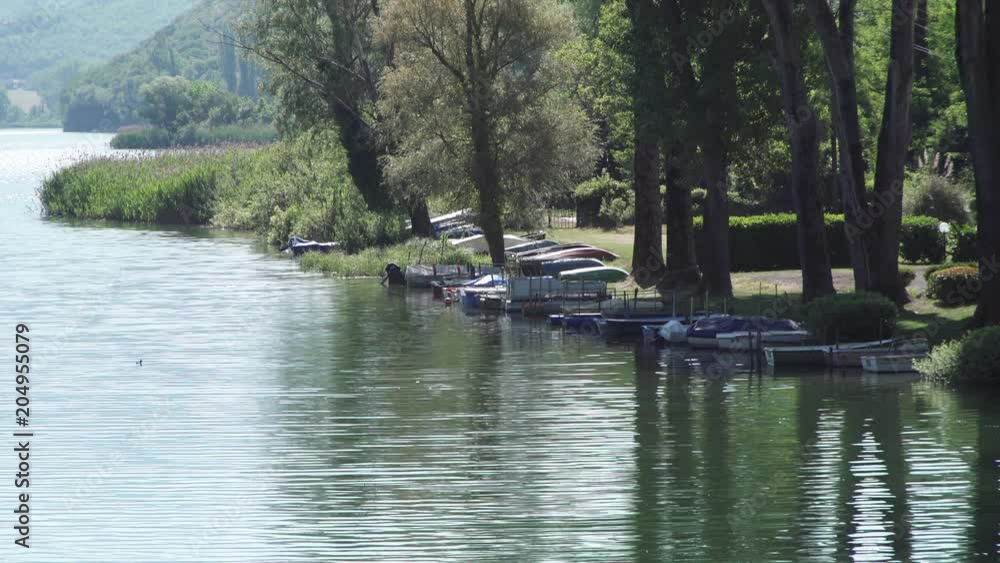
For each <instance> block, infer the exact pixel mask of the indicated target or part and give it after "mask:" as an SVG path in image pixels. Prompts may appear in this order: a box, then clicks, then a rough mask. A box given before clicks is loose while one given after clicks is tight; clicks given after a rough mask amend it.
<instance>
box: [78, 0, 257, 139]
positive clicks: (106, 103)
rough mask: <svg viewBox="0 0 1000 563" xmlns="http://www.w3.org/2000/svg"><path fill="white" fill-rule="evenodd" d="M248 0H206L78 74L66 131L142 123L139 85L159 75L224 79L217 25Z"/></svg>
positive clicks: (236, 14)
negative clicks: (107, 59) (118, 53)
mask: <svg viewBox="0 0 1000 563" xmlns="http://www.w3.org/2000/svg"><path fill="white" fill-rule="evenodd" d="M243 4H244V2H243V0H201V1H199V2H198V3H197V4H195V5H194V7H192V8H191V9H190V10H188V11H187V12H185V13H183V14H182V15H180V16H178V17H177V18H176V19H175V20H174V21H173V22H172V23H170V24H169V25H167V26H166V27H164V28H162V29H160V30H159V31H157V32H156V33H155V35H153V36H152V37H150V38H148V39H146V40H145V41H143V42H142V43H140V44H139V45H138V46H137V47H136V48H134V49H132V50H131V51H128V52H127V53H124V54H121V55H119V56H117V57H115V58H113V59H112V60H110V61H109V62H107V63H105V64H103V65H101V66H98V67H95V68H92V69H89V70H87V71H86V72H84V73H83V74H81V75H80V76H78V77H77V78H76V79H75V80H74V81H73V83H72V84H71V85H70V87H69V88H67V90H66V91H65V92H64V93H63V100H62V107H63V108H64V112H65V114H64V120H63V125H64V128H65V129H66V130H67V131H94V130H102V131H114V130H116V129H118V128H119V127H121V126H122V125H129V124H134V123H138V122H139V121H140V118H139V113H138V111H139V89H140V88H141V87H142V86H143V85H144V84H147V83H149V82H150V81H151V80H152V79H154V78H156V77H158V76H183V77H185V78H189V79H191V80H207V81H211V82H216V83H219V84H220V85H221V84H223V83H224V82H223V79H222V73H221V70H220V67H221V64H220V54H219V45H218V38H217V35H216V33H215V31H214V29H219V28H223V27H225V26H226V25H227V24H231V23H232V22H234V21H235V20H236V19H238V18H239V16H240V14H241V12H242V7H243Z"/></svg>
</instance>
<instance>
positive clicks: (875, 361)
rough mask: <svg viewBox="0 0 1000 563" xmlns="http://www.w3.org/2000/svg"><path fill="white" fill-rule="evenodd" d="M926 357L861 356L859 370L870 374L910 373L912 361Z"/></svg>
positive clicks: (912, 369) (902, 355) (924, 355)
mask: <svg viewBox="0 0 1000 563" xmlns="http://www.w3.org/2000/svg"><path fill="white" fill-rule="evenodd" d="M925 357H927V354H926V353H922V354H887V355H885V356H867V355H866V356H861V369H863V370H865V371H867V372H870V373H912V372H915V371H917V370H916V369H914V367H913V360H920V359H923V358H925Z"/></svg>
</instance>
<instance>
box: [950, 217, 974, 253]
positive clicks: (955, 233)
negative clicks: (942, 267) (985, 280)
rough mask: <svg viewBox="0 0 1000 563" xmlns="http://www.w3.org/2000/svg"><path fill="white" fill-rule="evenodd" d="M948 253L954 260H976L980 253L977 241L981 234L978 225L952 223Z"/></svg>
mask: <svg viewBox="0 0 1000 563" xmlns="http://www.w3.org/2000/svg"><path fill="white" fill-rule="evenodd" d="M948 238H949V240H948V253H949V254H950V256H951V259H952V261H954V262H976V261H978V260H979V255H978V253H977V251H976V242H977V241H978V240H979V235H978V232H977V229H976V227H973V226H971V225H952V227H951V236H949V237H948Z"/></svg>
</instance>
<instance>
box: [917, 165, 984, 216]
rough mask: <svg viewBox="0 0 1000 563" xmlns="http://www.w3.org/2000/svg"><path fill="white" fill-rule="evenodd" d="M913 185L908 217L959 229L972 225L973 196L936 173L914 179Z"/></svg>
mask: <svg viewBox="0 0 1000 563" xmlns="http://www.w3.org/2000/svg"><path fill="white" fill-rule="evenodd" d="M910 185H911V186H912V187H911V188H910V189H909V190H907V191H906V194H905V198H904V200H903V206H904V208H905V212H906V214H907V215H909V216H918V215H926V216H928V217H934V218H935V219H938V220H941V221H944V222H946V223H954V224H957V225H965V224H968V223H969V222H970V221H971V216H970V214H969V194H968V193H967V192H966V191H965V189H964V188H963V187H962V186H961V185H959V184H956V183H955V182H953V181H951V180H950V179H948V178H945V177H944V176H940V175H938V174H933V173H922V174H915V175H913V176H912V178H911V181H910Z"/></svg>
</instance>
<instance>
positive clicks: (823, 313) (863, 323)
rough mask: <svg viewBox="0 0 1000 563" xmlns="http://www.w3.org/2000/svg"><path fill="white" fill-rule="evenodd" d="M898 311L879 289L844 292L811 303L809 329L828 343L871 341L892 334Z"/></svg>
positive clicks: (808, 315)
mask: <svg viewBox="0 0 1000 563" xmlns="http://www.w3.org/2000/svg"><path fill="white" fill-rule="evenodd" d="M897 314H898V311H897V309H896V305H895V303H893V302H892V301H890V300H889V299H887V298H885V297H883V296H881V295H878V294H876V293H841V294H837V295H829V296H826V297H822V298H820V299H816V300H815V301H813V302H812V303H810V304H809V306H808V309H807V317H808V324H807V326H808V327H809V331H810V332H811V333H812V334H813V335H815V336H817V337H818V338H819V339H820V340H821V341H822V342H823V343H825V344H835V343H839V342H867V341H871V340H879V339H885V338H889V337H891V336H892V334H893V331H894V330H895V329H896V317H897Z"/></svg>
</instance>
